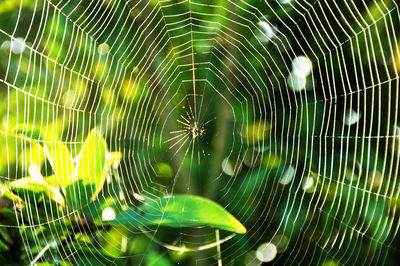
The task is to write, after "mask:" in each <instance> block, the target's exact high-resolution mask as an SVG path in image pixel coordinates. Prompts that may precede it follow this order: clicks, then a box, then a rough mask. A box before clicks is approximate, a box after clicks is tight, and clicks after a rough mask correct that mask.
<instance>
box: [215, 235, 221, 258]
mask: <svg viewBox="0 0 400 266" xmlns="http://www.w3.org/2000/svg"><path fill="white" fill-rule="evenodd" d="M215 238H216V239H215V241H216V242H217V243H218V245H217V254H218V255H217V256H218V266H222V259H221V244H220V243H219V230H218V229H215Z"/></svg>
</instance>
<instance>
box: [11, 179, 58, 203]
mask: <svg viewBox="0 0 400 266" xmlns="http://www.w3.org/2000/svg"><path fill="white" fill-rule="evenodd" d="M10 187H11V189H14V190H20V189H25V190H29V191H32V192H34V193H41V192H43V193H45V194H47V195H48V196H49V197H50V199H51V200H53V201H55V202H57V203H58V204H60V205H61V206H63V205H64V197H63V196H62V195H61V193H60V192H59V191H58V190H57V189H56V188H54V187H51V186H49V185H48V184H47V183H46V182H44V180H43V177H31V176H29V177H24V178H20V179H17V180H15V181H12V182H11V183H10Z"/></svg>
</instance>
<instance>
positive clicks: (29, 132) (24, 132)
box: [13, 124, 44, 141]
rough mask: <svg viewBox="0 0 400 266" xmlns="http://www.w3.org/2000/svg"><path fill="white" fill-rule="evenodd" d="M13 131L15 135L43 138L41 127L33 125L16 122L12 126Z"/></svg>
mask: <svg viewBox="0 0 400 266" xmlns="http://www.w3.org/2000/svg"><path fill="white" fill-rule="evenodd" d="M13 133H14V134H15V135H17V136H24V137H26V138H29V139H33V140H38V141H43V140H44V137H43V135H42V131H41V128H39V127H35V126H34V125H28V124H18V125H16V126H15V127H14V129H13Z"/></svg>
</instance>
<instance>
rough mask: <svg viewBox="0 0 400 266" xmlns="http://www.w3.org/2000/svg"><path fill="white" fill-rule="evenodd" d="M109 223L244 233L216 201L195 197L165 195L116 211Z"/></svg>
mask: <svg viewBox="0 0 400 266" xmlns="http://www.w3.org/2000/svg"><path fill="white" fill-rule="evenodd" d="M107 223H108V224H111V225H123V226H151V225H162V226H169V227H192V226H211V227H215V228H219V229H224V230H227V231H232V232H235V233H240V234H244V233H246V228H245V227H244V226H243V225H242V224H241V223H240V222H239V221H238V220H237V219H236V218H235V217H233V216H232V214H230V213H229V212H228V211H226V210H225V209H224V208H223V207H221V206H220V205H219V204H217V203H215V202H213V201H211V200H209V199H206V198H202V197H198V196H191V195H177V196H166V197H163V198H161V199H158V200H153V201H147V202H145V203H144V204H143V205H142V206H141V207H139V208H131V209H127V210H125V211H123V212H121V213H119V214H118V215H117V216H116V218H115V219H114V220H112V221H109V222H107Z"/></svg>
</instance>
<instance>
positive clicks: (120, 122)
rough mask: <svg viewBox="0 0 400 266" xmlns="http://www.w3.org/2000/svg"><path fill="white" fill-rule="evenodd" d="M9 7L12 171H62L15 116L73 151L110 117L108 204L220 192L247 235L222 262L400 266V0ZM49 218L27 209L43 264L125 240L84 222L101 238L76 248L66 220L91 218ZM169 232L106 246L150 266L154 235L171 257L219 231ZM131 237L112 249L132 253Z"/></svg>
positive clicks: (25, 235) (2, 31)
mask: <svg viewBox="0 0 400 266" xmlns="http://www.w3.org/2000/svg"><path fill="white" fill-rule="evenodd" d="M0 14H1V16H3V17H4V18H2V19H1V22H0V43H1V48H0V59H1V60H0V61H1V62H0V73H1V76H0V84H1V85H0V86H1V92H0V93H1V94H2V95H3V103H2V105H4V106H6V107H4V108H3V109H2V110H1V111H0V112H1V114H0V117H1V121H2V125H3V126H2V130H1V141H2V146H3V147H2V148H1V149H2V151H3V152H4V153H5V154H6V155H5V156H4V159H5V163H4V166H2V169H1V174H2V179H3V180H4V182H6V181H10V180H14V179H17V178H19V177H21V176H24V175H26V174H27V172H28V171H27V169H31V170H32V167H31V166H32V165H39V166H40V165H42V164H43V165H44V167H43V169H44V170H43V169H42V172H43V171H44V172H46V173H49V172H51V167H50V165H49V164H48V162H46V160H45V156H44V155H43V154H40V153H39V152H38V151H37V150H35V147H34V145H32V144H31V143H30V142H28V141H26V139H23V138H19V137H16V136H15V135H14V134H13V133H12V129H13V128H14V126H15V125H16V124H18V123H26V124H34V125H36V126H38V127H39V128H41V133H42V134H43V135H46V136H47V137H48V138H49V139H56V138H58V137H60V139H62V141H61V142H62V143H65V144H66V145H67V146H68V148H69V149H70V150H71V153H72V154H74V155H75V156H77V155H78V153H79V150H80V148H81V147H82V144H83V143H84V141H85V139H86V136H87V135H88V133H89V131H90V130H91V129H92V128H94V127H96V128H98V129H99V130H100V131H101V132H102V133H103V136H104V137H105V139H106V140H107V143H108V148H109V150H110V151H114V150H116V151H121V152H122V153H123V160H122V161H121V164H120V165H119V166H118V168H115V169H114V168H113V169H111V172H110V173H111V174H110V176H109V178H108V181H107V184H106V187H105V188H104V190H103V191H102V192H101V193H100V195H99V196H98V199H97V200H98V201H99V202H102V201H106V200H107V199H109V198H110V196H111V197H113V199H114V206H115V208H120V209H124V208H127V206H131V205H136V206H138V205H140V203H141V202H142V201H143V200H144V199H154V198H157V197H161V196H163V195H167V194H196V195H203V196H205V197H208V198H211V199H214V200H216V201H217V202H219V203H220V204H221V205H222V206H223V207H224V208H226V209H227V210H229V211H230V212H232V213H233V214H234V215H235V217H237V218H238V220H239V221H241V222H242V223H243V224H244V225H245V226H246V228H247V229H248V233H247V234H246V235H243V236H235V237H233V238H231V239H230V240H229V241H226V242H224V244H223V245H222V250H221V252H222V253H221V254H220V255H221V259H219V261H218V262H221V261H222V262H223V263H228V262H235V261H236V262H237V263H239V264H248V265H260V264H261V263H262V262H263V261H264V262H268V261H270V260H272V261H273V262H274V263H276V264H281V263H282V264H286V263H299V264H301V263H307V264H311V263H312V264H318V265H320V264H325V265H330V264H329V263H332V265H335V263H340V264H354V263H361V264H366V263H371V264H378V263H379V264H383V263H385V262H387V263H390V262H392V263H393V258H392V256H393V254H396V252H397V246H396V243H397V242H396V241H398V240H397V239H396V235H397V231H398V227H399V219H398V208H399V205H398V196H399V189H400V188H399V183H398V178H397V177H398V167H399V151H400V150H399V148H400V147H399V145H400V142H399V141H400V139H399V138H400V128H399V126H398V123H399V122H398V120H399V118H398V105H399V102H398V94H399V93H398V92H399V75H398V73H399V71H400V66H399V64H400V56H399V55H400V50H399V46H398V43H399V41H398V35H399V33H398V31H397V29H398V27H399V26H400V20H399V19H400V16H399V7H398V4H397V3H396V1H392V0H385V1H350V0H340V1H324V0H316V1H314V0H313V1H308V0H307V1H297V0H280V1H278V0H274V1H269V0H265V1H250V0H248V1H200V0H183V1H179V0H176V1H175V0H174V1H172V0H167V1H156V0H151V1H144V0H143V1H113V0H104V1H77V0H76V1H75V0H73V1H71V0H69V1H49V0H46V1H36V0H35V1H26V0H21V1H16V0H5V1H2V2H0ZM24 196H25V198H31V200H33V201H36V200H39V199H36V197H35V196H33V195H29V194H27V195H24ZM54 212H56V213H54ZM37 215H40V214H39V212H37V210H35V209H32V210H30V211H28V214H27V217H30V218H28V221H25V220H23V219H22V220H21V219H18V228H20V229H21V232H22V233H21V236H22V242H23V243H22V244H23V245H24V248H25V250H26V254H27V258H26V260H27V261H29V262H33V263H36V262H37V261H38V259H39V258H40V259H42V258H46V260H48V261H51V262H53V263H58V262H60V261H67V262H71V263H73V264H74V263H76V262H77V261H81V262H83V263H86V264H90V263H92V261H90V260H88V259H87V258H86V257H85V256H84V255H82V252H81V248H88V247H89V246H91V245H93V244H95V245H100V246H101V245H106V244H107V243H108V242H107V241H109V240H107V239H106V238H105V236H104V235H100V236H98V235H95V234H94V233H93V232H85V230H84V229H82V228H78V231H79V232H80V233H82V235H84V234H86V235H89V236H91V237H93V239H94V240H92V241H94V243H90V244H88V243H85V242H84V241H83V242H79V244H77V245H74V246H63V245H60V243H63V239H62V237H61V234H62V233H64V232H63V230H67V227H66V225H61V226H60V227H57V226H56V225H55V224H56V222H57V221H60V220H62V219H66V220H67V221H69V222H70V223H71V224H72V223H73V220H74V219H76V218H78V219H79V218H82V217H81V216H82V214H81V212H79V211H74V212H69V213H67V214H65V213H61V212H58V210H57V211H55V210H53V209H49V210H48V212H46V219H47V222H45V223H38V222H36V221H35V220H34V217H35V216H37ZM47 215H48V216H47ZM63 226H64V227H63ZM2 227H3V228H9V227H13V226H12V225H2ZM44 228H45V229H44ZM165 230H166V229H163V228H156V229H154V228H142V229H141V231H136V230H132V229H129V228H124V229H121V231H118V230H117V233H116V235H118V236H120V235H123V234H128V235H131V236H132V239H139V240H140V241H143V239H147V240H146V241H147V242H145V243H147V244H146V245H145V248H144V249H142V250H140V249H137V250H135V251H134V252H133V254H130V255H117V256H114V259H110V257H109V256H104V255H101V254H100V255H99V254H97V253H93V252H94V251H93V250H91V251H90V252H91V253H92V254H94V255H95V256H98V260H99V262H101V263H103V264H118V263H117V259H122V260H126V261H128V262H129V261H130V260H131V259H135V260H137V261H139V262H140V263H144V264H146V263H148V262H147V260H146V258H147V256H148V254H149V253H151V252H153V249H154V245H155V244H157V245H158V244H161V247H159V248H156V250H158V253H157V254H158V255H157V256H160V257H161V258H162V257H168V256H170V253H169V250H168V248H166V247H167V246H166V245H171V246H176V247H193V248H196V247H201V246H203V245H205V244H207V243H210V242H212V241H214V240H215V232H214V231H213V230H209V229H208V228H203V227H201V228H192V229H188V230H186V229H179V230H177V231H176V232H175V231H174V232H173V233H171V235H172V236H173V237H169V238H166V237H165V232H166V231H165ZM42 231H43V232H42ZM45 231H50V236H51V237H50V238H49V237H48V236H49V234H45V233H46V232H45ZM118 233H120V234H118ZM143 233H145V235H146V236H147V237H146V238H141V237H143ZM163 234H164V235H163ZM221 234H222V236H221V237H226V236H227V234H226V233H224V232H221ZM31 235H34V237H33V241H32V237H30V236H31ZM122 239H123V240H121V241H122V242H118V243H117V244H116V243H113V242H110V243H108V245H111V246H114V247H115V248H122V249H123V247H120V246H119V245H121V243H125V244H122V245H125V248H126V245H127V242H128V240H127V239H126V237H125V238H124V237H122ZM139 240H137V241H139ZM129 241H130V240H129ZM140 241H139V242H138V243H140ZM129 243H130V244H131V242H129ZM137 245H138V244H137ZM397 245H398V244H397ZM33 247H38V248H37V250H34V249H32V248H33ZM216 253H217V252H216V251H215V250H211V251H210V250H209V251H197V252H196V254H195V255H193V257H194V260H193V261H192V263H193V264H205V265H206V264H209V263H217V260H216V259H215V256H216ZM191 256H192V255H191ZM111 257H112V256H111ZM160 260H161V259H160ZM156 261H157V260H156Z"/></svg>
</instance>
